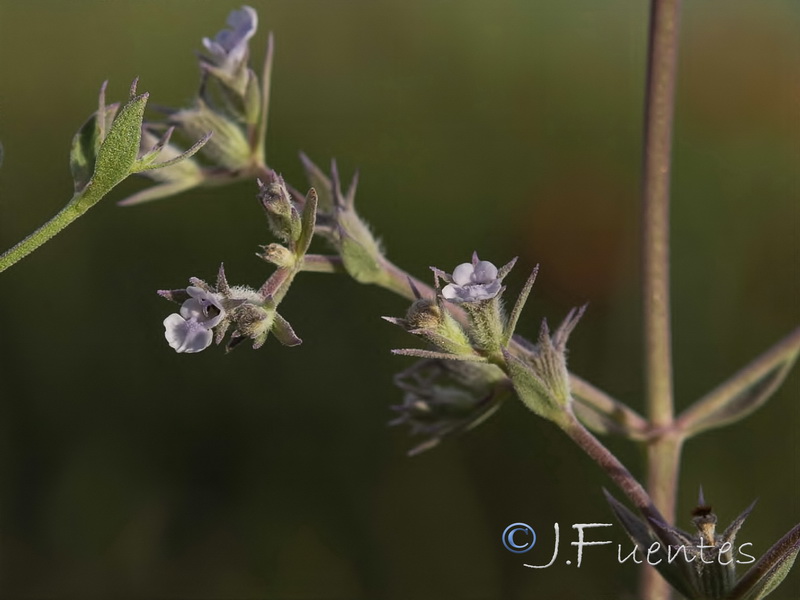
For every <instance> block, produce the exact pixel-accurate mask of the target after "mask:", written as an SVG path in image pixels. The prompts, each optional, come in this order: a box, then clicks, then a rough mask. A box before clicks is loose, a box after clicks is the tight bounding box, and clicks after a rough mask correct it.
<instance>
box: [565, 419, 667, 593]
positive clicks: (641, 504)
mask: <svg viewBox="0 0 800 600" xmlns="http://www.w3.org/2000/svg"><path fill="white" fill-rule="evenodd" d="M559 426H560V427H561V429H563V430H564V432H565V433H566V434H567V435H568V436H569V437H570V439H572V441H574V442H575V443H576V444H577V445H578V446H580V447H581V448H582V449H583V450H584V452H586V454H588V455H589V457H590V458H591V459H592V460H594V461H595V462H596V463H597V464H598V465H599V466H600V468H601V469H602V470H603V471H605V472H606V474H607V475H608V476H609V477H610V478H611V479H612V480H613V481H614V483H616V484H617V486H618V487H619V488H620V489H621V490H622V491H623V492H624V493H625V495H626V496H627V497H628V498H629V499H630V501H631V502H632V503H633V504H634V505H635V506H636V508H638V509H639V511H640V512H641V513H642V514H643V515H645V516H647V517H653V518H655V519H658V520H659V521H663V520H664V517H663V516H662V515H661V514H660V513H659V510H658V508H657V507H656V506H655V505H654V504H653V501H652V499H651V497H650V495H649V494H648V493H647V491H646V490H645V489H644V488H643V487H642V485H641V484H640V483H639V482H638V481H637V480H636V478H635V477H634V476H633V475H631V473H630V471H628V469H627V468H626V467H625V465H623V464H622V463H621V462H620V460H619V459H618V458H617V457H616V456H614V455H613V454H612V453H611V451H610V450H609V449H608V448H606V447H605V446H604V445H603V444H602V443H601V442H600V440H598V439H597V438H596V437H595V436H594V435H592V434H591V432H589V430H588V429H586V428H585V427H584V426H583V425H582V424H581V423H580V421H578V419H577V418H576V417H575V416H574V414H572V412H571V411H570V413H569V419H568V420H567V422H566V423H565V424H559ZM648 600H649V597H648Z"/></svg>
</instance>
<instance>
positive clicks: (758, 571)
mask: <svg viewBox="0 0 800 600" xmlns="http://www.w3.org/2000/svg"><path fill="white" fill-rule="evenodd" d="M798 552H800V524H798V525H795V527H794V528H793V529H792V530H791V531H789V533H787V534H786V535H785V536H783V537H782V538H781V539H780V540H778V542H777V543H776V544H775V545H774V546H772V548H770V549H769V550H768V551H767V553H766V554H765V555H764V556H762V557H761V558H760V559H759V561H758V562H757V563H756V564H754V565H753V566H752V567H751V568H750V570H748V571H747V573H745V574H744V575H743V576H742V578H741V579H740V580H739V582H738V583H737V584H736V586H735V587H734V588H733V591H732V592H731V593H730V595H729V596H728V600H761V599H762V598H766V597H767V596H768V595H769V594H771V593H772V592H773V591H774V590H775V588H777V587H778V586H779V585H780V584H781V582H782V581H783V580H784V579H785V578H786V576H787V575H788V574H789V571H790V570H791V569H792V565H794V561H795V559H796V558H797V554H798Z"/></svg>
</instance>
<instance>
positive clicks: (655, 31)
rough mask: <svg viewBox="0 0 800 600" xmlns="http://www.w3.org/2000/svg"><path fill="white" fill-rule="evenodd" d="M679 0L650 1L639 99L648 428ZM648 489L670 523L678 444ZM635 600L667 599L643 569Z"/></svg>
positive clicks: (659, 442)
mask: <svg viewBox="0 0 800 600" xmlns="http://www.w3.org/2000/svg"><path fill="white" fill-rule="evenodd" d="M680 4H681V2H680V0H652V1H651V7H650V34H649V48H648V65H647V91H646V98H645V132H644V157H643V159H644V173H643V180H642V250H643V257H642V260H643V299H644V346H645V361H646V365H645V374H646V379H647V407H648V417H649V419H650V421H651V424H652V426H653V427H654V428H657V429H660V428H665V429H666V428H669V427H670V426H671V425H672V422H673V420H674V408H673V390H672V341H671V333H670V332H671V325H670V295H669V184H670V162H671V154H672V121H673V116H674V112H675V110H674V109H675V74H676V71H677V61H678V21H679V13H680ZM647 456H648V460H647V467H648V476H647V488H648V491H649V493H650V496H651V497H652V499H653V502H654V503H655V505H656V506H657V507H658V508H659V510H661V511H662V513H663V514H664V516H665V517H666V518H667V519H668V520H669V521H670V522H673V521H674V518H675V495H676V492H677V475H678V459H679V456H680V441H678V440H675V439H674V438H668V437H662V438H658V439H656V440H655V441H654V442H653V443H652V444H651V445H650V446H649V447H648V449H647ZM641 597H642V598H647V600H666V599H668V598H669V597H670V591H669V587H668V586H667V584H666V583H665V582H664V581H663V580H661V579H660V578H659V577H658V575H657V574H656V573H655V571H654V570H653V569H646V570H645V574H644V576H643V579H642V585H641Z"/></svg>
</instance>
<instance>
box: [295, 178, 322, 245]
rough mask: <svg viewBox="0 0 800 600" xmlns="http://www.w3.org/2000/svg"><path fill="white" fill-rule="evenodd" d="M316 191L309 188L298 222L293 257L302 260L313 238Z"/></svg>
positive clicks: (315, 218)
mask: <svg viewBox="0 0 800 600" xmlns="http://www.w3.org/2000/svg"><path fill="white" fill-rule="evenodd" d="M317 201H318V200H317V191H316V190H315V189H314V188H311V189H310V190H309V191H308V194H307V195H306V202H305V204H304V205H303V213H302V215H301V221H300V233H299V237H298V238H297V241H296V242H295V256H296V257H297V258H302V257H303V256H305V254H306V252H308V247H309V246H310V245H311V240H312V239H313V237H314V224H315V223H316V220H317Z"/></svg>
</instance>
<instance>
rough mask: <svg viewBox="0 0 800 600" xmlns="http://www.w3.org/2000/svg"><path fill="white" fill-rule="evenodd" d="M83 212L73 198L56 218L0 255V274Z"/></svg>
mask: <svg viewBox="0 0 800 600" xmlns="http://www.w3.org/2000/svg"><path fill="white" fill-rule="evenodd" d="M85 212H86V209H85V208H84V209H82V208H80V207H78V206H77V205H76V204H75V203H74V198H73V201H70V202H68V203H67V205H66V206H65V207H64V208H62V209H61V210H60V211H58V214H56V216H54V217H53V218H52V219H50V220H49V221H48V222H47V223H45V224H44V225H42V226H41V227H39V229H37V230H36V231H34V232H33V233H32V234H30V235H29V236H28V237H26V238H25V239H24V240H22V241H21V242H19V243H18V244H16V245H15V246H13V247H12V248H10V249H8V250H6V251H5V252H4V253H3V254H2V255H0V272H2V271H5V270H6V269H7V268H9V267H10V266H11V265H13V264H14V263H16V262H18V261H20V260H22V259H23V258H25V257H26V256H28V254H30V253H31V252H33V251H34V250H36V249H37V248H38V247H39V246H41V245H42V244H44V243H45V242H47V241H48V240H50V239H51V238H52V237H53V236H55V235H56V234H57V233H59V232H60V231H61V230H62V229H64V228H65V227H67V226H68V225H69V224H70V223H72V222H73V221H74V220H75V219H77V218H78V217H80V216H81V215H82V214H83V213H85Z"/></svg>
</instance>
